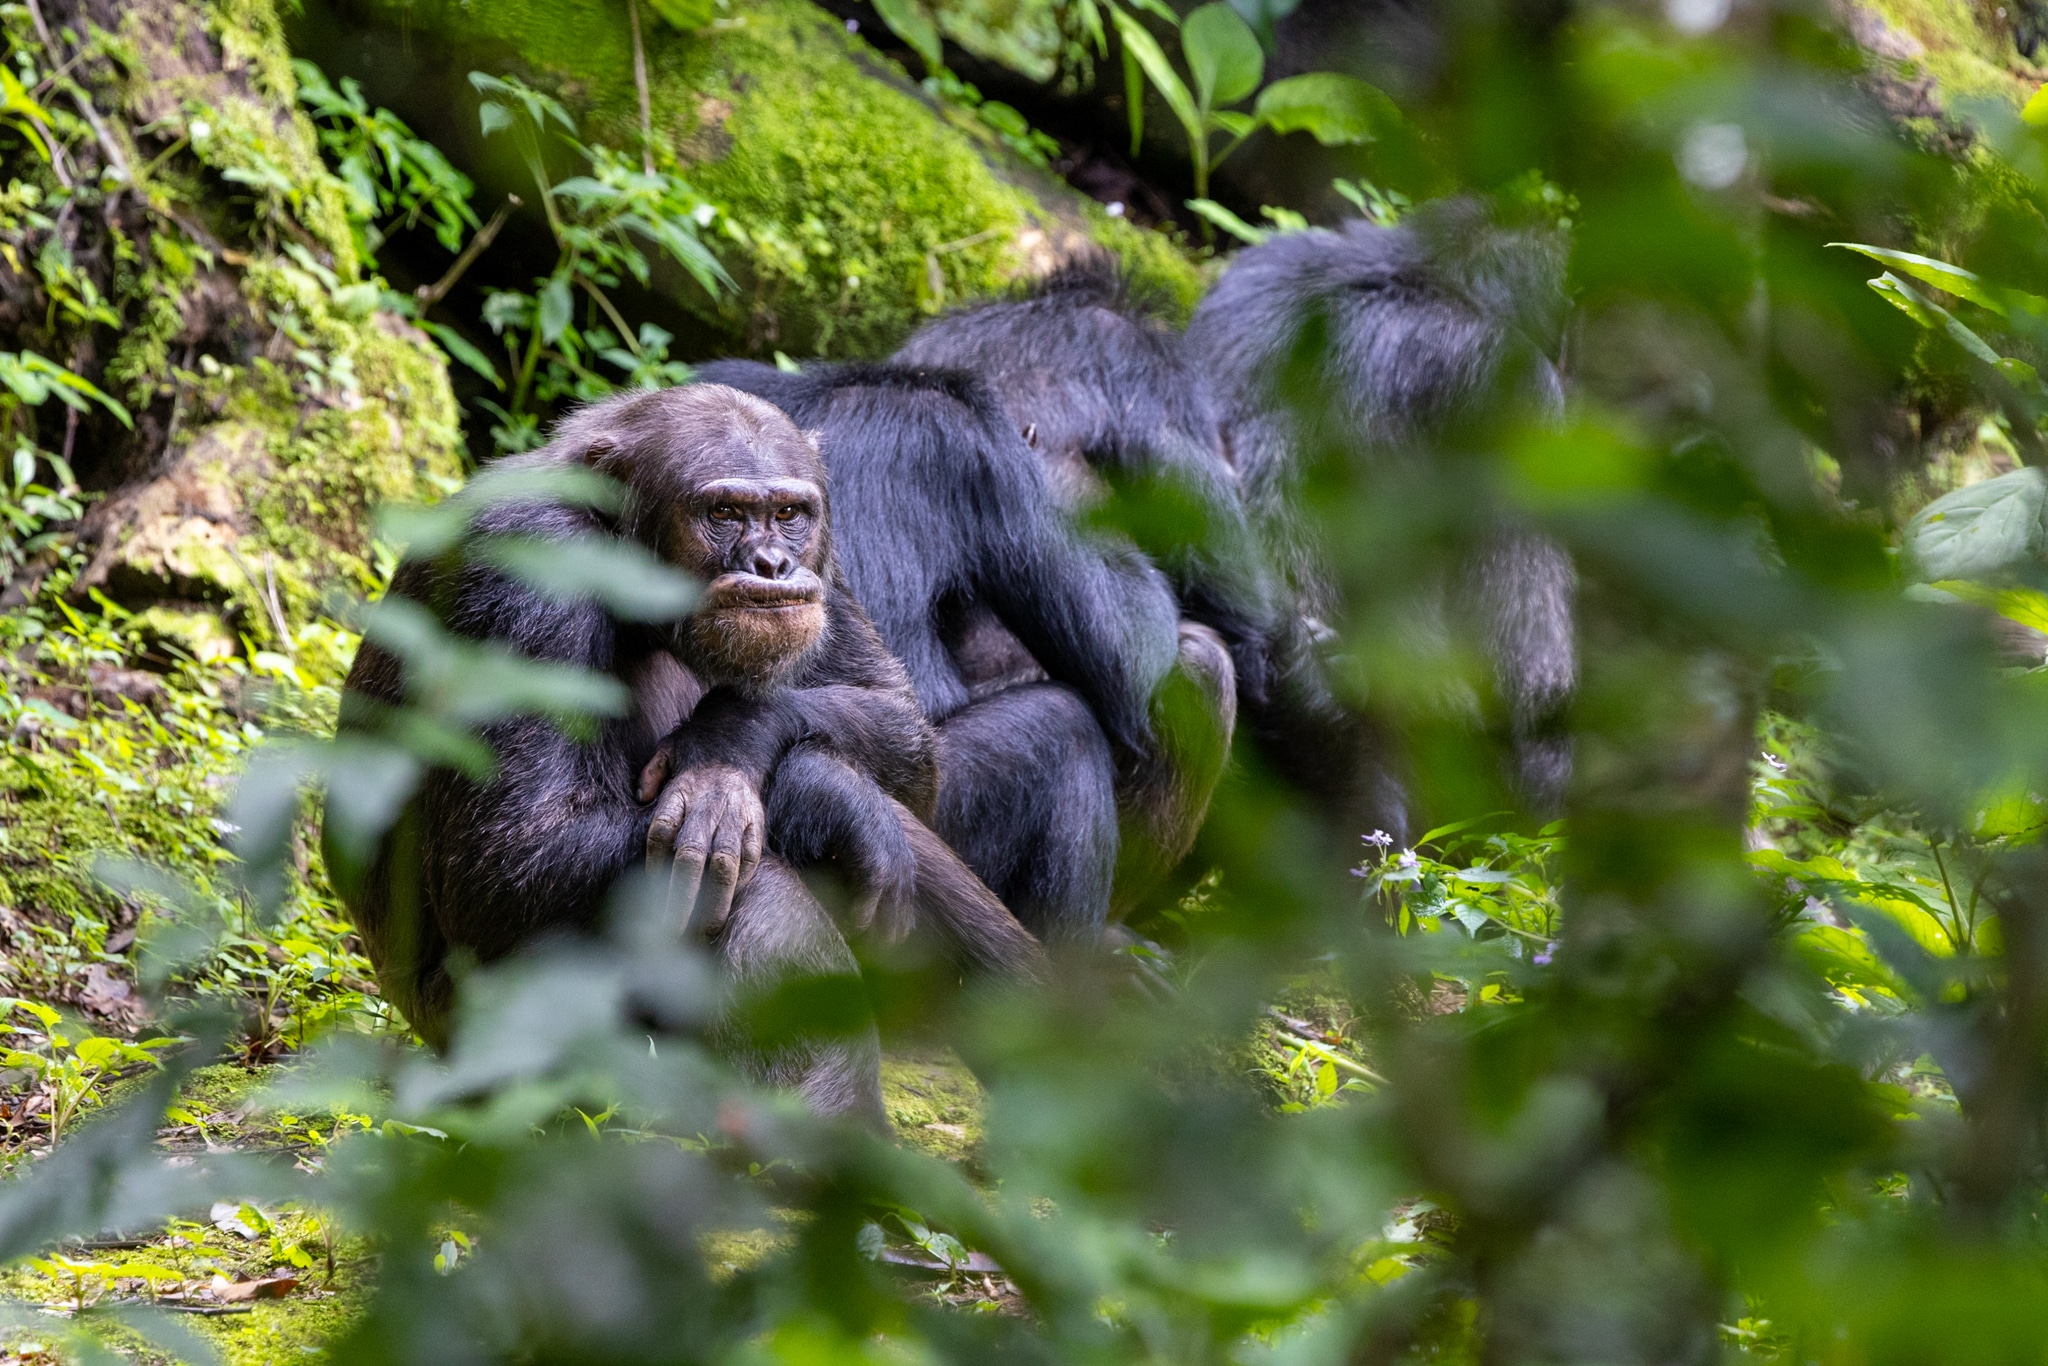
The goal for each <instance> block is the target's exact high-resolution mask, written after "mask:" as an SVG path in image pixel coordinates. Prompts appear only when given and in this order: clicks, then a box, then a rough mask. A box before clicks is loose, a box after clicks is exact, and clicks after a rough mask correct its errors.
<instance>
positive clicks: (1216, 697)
mask: <svg viewBox="0 0 2048 1366" xmlns="http://www.w3.org/2000/svg"><path fill="white" fill-rule="evenodd" d="M1152 724H1153V729H1154V730H1155V731H1156V732H1157V734H1158V736H1159V742H1160V751H1161V756H1162V758H1163V759H1164V761H1165V762H1164V764H1163V765H1162V767H1161V770H1160V772H1159V773H1158V774H1156V775H1155V776H1154V778H1153V780H1152V781H1151V782H1150V783H1148V784H1145V785H1143V786H1139V787H1136V788H1134V789H1133V790H1129V791H1127V792H1125V793H1124V794H1123V795H1124V801H1123V807H1124V810H1125V813H1126V816H1127V819H1126V820H1125V822H1124V827H1123V845H1122V847H1121V848H1120V849H1119V850H1118V851H1117V869H1116V904H1115V911H1116V915H1117V917H1118V918H1119V919H1121V918H1122V917H1123V916H1124V915H1126V914H1127V913H1129V912H1130V910H1131V909H1132V908H1133V907H1135V906H1137V905H1139V904H1140V903H1141V902H1143V901H1144V899H1145V897H1146V895H1147V894H1149V893H1150V892H1151V891H1152V890H1153V888H1154V887H1156V886H1157V885H1158V883H1159V880H1160V879H1161V878H1162V877H1164V876H1165V875H1166V874H1167V873H1169V872H1171V871H1172V870H1173V868H1174V867H1175V866H1176V865H1177V864H1179V863H1180V861H1181V860H1182V859H1184V858H1186V857H1187V854H1188V850H1189V849H1191V848H1193V847H1194V843H1195V836H1196V834H1197V833H1199V832H1200V830H1201V828H1202V821H1203V819H1204V818H1205V817H1207V816H1208V814H1209V799H1210V798H1211V797H1213V796H1214V795H1215V793H1216V784H1217V782H1218V780H1220V779H1221V778H1222V776H1223V766H1224V764H1225V763H1226V762H1227V761H1228V760H1229V758H1230V739H1231V735H1232V733H1233V732H1234V731H1235V730H1236V728H1237V669H1236V666H1235V665H1233V664H1232V663H1231V658H1230V647H1229V646H1227V645H1225V644H1224V643H1223V637H1222V636H1221V635H1219V634H1217V632H1216V631H1214V630H1212V629H1211V628H1209V627H1207V626H1204V625H1202V624H1201V623H1199V622H1193V621H1183V622H1181V623H1180V652H1179V657H1178V658H1177V659H1176V660H1175V663H1174V671H1173V673H1172V674H1170V675H1169V676H1168V678H1167V680H1166V683H1165V685H1164V686H1163V687H1161V688H1160V690H1159V691H1158V693H1157V694H1155V695H1154V697H1153V701H1152Z"/></svg>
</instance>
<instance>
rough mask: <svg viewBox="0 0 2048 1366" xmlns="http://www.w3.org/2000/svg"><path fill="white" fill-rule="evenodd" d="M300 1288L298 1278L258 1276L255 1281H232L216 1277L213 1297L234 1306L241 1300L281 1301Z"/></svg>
mask: <svg viewBox="0 0 2048 1366" xmlns="http://www.w3.org/2000/svg"><path fill="white" fill-rule="evenodd" d="M298 1288H299V1278H298V1277H297V1276H258V1277H257V1278H256V1279H255V1280H253V1281H231V1280H228V1279H227V1278H226V1277H224V1276H222V1277H216V1278H215V1279H214V1282H213V1285H212V1290H213V1297H214V1298H215V1299H217V1300H219V1301H221V1302H222V1303H223V1304H234V1303H237V1302H238V1301H241V1300H281V1299H283V1298H284V1297H285V1296H286V1295H289V1294H291V1293H292V1291H294V1290H297V1289H298Z"/></svg>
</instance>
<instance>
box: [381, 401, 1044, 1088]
mask: <svg viewBox="0 0 2048 1366" xmlns="http://www.w3.org/2000/svg"><path fill="white" fill-rule="evenodd" d="M516 463H519V464H525V465H538V466H547V465H551V464H554V465H564V464H571V463H582V464H587V465H589V466H590V467H592V468H595V469H596V470H598V471H600V472H601V473H604V474H607V475H610V476H611V477H613V478H615V479H617V480H618V481H619V482H621V483H622V484H624V485H625V487H626V489H627V491H628V500H627V503H626V506H625V508H624V511H623V513H622V514H621V515H620V517H619V518H618V519H617V521H616V523H608V522H607V521H606V519H604V518H602V517H600V516H599V515H598V514H597V513H594V512H592V511H590V510H587V509H583V508H576V507H569V506H564V505H562V504H559V503H552V502H516V503H507V504H503V505H500V506H497V507H495V508H493V509H491V510H490V511H488V512H486V513H484V514H482V515H481V516H480V517H479V519H478V521H477V524H476V526H475V528H474V530H475V532H476V533H478V534H479V535H481V536H486V537H513V538H522V539H530V540H539V541H542V542H567V541H570V540H573V539H576V538H579V537H588V536H593V535H603V534H610V533H617V534H621V535H624V536H626V537H628V538H630V539H632V540H635V541H638V542H640V543H641V544H643V545H645V546H647V547H648V548H649V549H651V550H653V551H654V552H655V553H656V554H657V555H658V556H660V557H661V558H662V559H663V560H665V561H667V562H669V563H670V564H673V565H676V566H678V567H680V568H682V569H684V570H686V571H688V572H690V573H692V574H694V575H696V576H698V577H699V578H701V579H703V580H706V581H707V583H706V587H705V590H704V594H703V599H702V601H701V602H700V603H699V604H698V606H697V607H696V608H695V610H693V611H692V612H691V613H690V615H689V616H688V617H686V618H684V619H683V620H681V621H679V622H674V623H665V624H659V625H653V626H648V625H635V624H632V623H627V622H622V621H619V620H616V619H615V618H613V617H612V616H610V615H609V614H607V613H606V612H605V611H604V610H603V608H602V607H600V606H599V605H598V603H596V602H595V601H593V600H591V599H588V598H568V599H564V598H562V597H559V596H550V595H546V594H543V593H540V592H538V591H536V590H535V589H534V588H532V587H529V586H527V585H526V584H523V583H521V582H519V581H518V580H515V579H513V578H511V577H509V576H507V575H506V574H504V573H501V572H499V571H498V570H496V569H493V568H491V567H489V566H488V565H487V564H485V563H481V562H479V560H477V559H471V560H469V561H468V562H466V563H464V564H462V565H461V566H460V567H456V568H452V569H451V568H448V567H445V566H442V565H439V564H434V563H428V562H414V563H412V564H409V565H407V566H406V568H405V569H404V570H402V571H401V573H400V574H399V576H398V579H397V580H396V581H395V582H394V584H393V589H392V591H393V592H394V593H395V594H397V595H400V596H403V597H408V598H412V599H414V600H417V601H420V602H423V603H430V604H432V605H434V606H435V607H436V608H438V609H439V610H440V611H441V612H442V614H443V616H444V619H445V620H446V622H447V625H448V626H449V628H450V629H452V630H453V631H455V632H457V633H458V634H461V635H465V636H469V637H472V638H476V639H485V640H493V641H499V642H502V643H504V644H506V645H508V646H510V647H511V648H512V649H514V650H515V651H517V652H518V653H520V654H522V655H525V656H527V657H528V658H531V659H536V660H547V661H555V662H560V663H565V664H571V665H575V666H578V667H581V668H584V669H588V670H592V671H597V672H602V673H607V674H610V675H612V676H613V677H615V678H617V679H619V680H620V681H621V682H623V683H625V684H626V685H627V686H628V687H629V688H630V689H631V691H632V696H633V709H632V714H631V715H630V716H628V717H626V718H624V719H623V720H620V721H615V722H612V723H610V724H607V725H606V726H605V727H604V728H603V729H602V731H601V733H600V734H599V735H598V736H597V738H596V739H595V740H594V741H593V742H591V743H578V742H577V741H575V740H573V739H571V738H570V737H569V736H568V735H566V734H565V733H564V732H563V730H562V729H561V728H560V727H559V726H557V725H555V724H554V723H552V722H550V721H548V720H545V719H542V718H538V717H520V718H515V719H512V720H508V721H504V722H500V723H498V724H496V725H493V726H490V727H488V728H487V729H486V731H485V735H484V738H485V739H486V740H487V741H488V742H489V743H490V744H491V746H492V747H493V749H494V750H495V751H496V753H497V757H498V772H497V775H496V776H495V777H494V778H493V779H492V780H491V781H489V782H486V783H477V782H473V781H471V780H469V779H467V778H465V777H463V776H461V775H460V774H457V773H455V772H453V771H448V770H441V771H436V772H434V773H433V774H431V775H430V776H429V777H428V779H427V780H426V783H425V785H424V788H423V790H422V792H421V794H420V795H419V797H418V798H417V799H416V803H415V810H414V812H413V815H412V817H411V818H410V821H409V828H410V831H411V834H410V836H409V839H410V840H411V842H412V843H413V844H414V845H415V846H416V849H417V861H418V864H419V868H418V874H419V876H418V880H417V884H416V896H415V895H409V894H408V893H409V892H410V890H411V889H412V887H413V884H412V883H411V882H410V881H409V870H408V869H406V868H403V867H401V866H400V856H399V854H398V851H397V849H396V848H395V844H396V843H397V841H395V840H387V841H386V844H385V847H384V848H383V849H382V850H380V851H379V854H378V856H377V859H376V861H375V863H374V864H373V865H372V866H371V868H370V869H369V870H368V873H367V876H365V877H362V878H360V879H353V880H349V881H346V882H345V883H344V886H343V890H344V893H345V895H346V896H347V898H348V901H349V905H350V908H351V910H352V911H353V912H354V914H355V917H356V923H357V925H358V926H359V927H360V928H361V930H362V932H363V935H364V938H365V941H366V943H367V945H368V947H369V950H370V956H371V958H372V960H373V962H375V964H376V966H377V970H378V976H379V980H380V981H381V982H382V983H383V985H384V989H385V992H386V994H387V996H388V997H389V998H390V999H391V1000H392V1001H393V1002H394V1003H395V1004H396V1005H398V1007H399V1008H400V1009H401V1010H403V1011H404V1012H405V1014H406V1016H407V1018H408V1019H409V1020H410V1021H411V1022H412V1023H413V1025H414V1026H415V1028H417V1029H419V1030H420V1032H421V1033H422V1034H424V1035H426V1036H427V1037H428V1038H430V1039H437V1038H439V1037H442V1036H444V1035H445V1031H446V1028H447V1015H448V1009H449V1005H450V996H451V992H452V984H451V981H450V977H449V956H450V954H451V952H452V951H456V950H463V951H467V952H468V953H470V954H472V955H474V956H475V957H476V958H477V959H480V960H483V961H486V962H488V961H490V960H492V959H495V958H499V957H503V956H505V955H506V954H509V953H511V952H513V951H514V950H516V949H518V948H520V947H522V946H524V945H526V944H528V943H531V942H533V941H534V940H536V939H539V938H541V937H543V936H546V935H548V934H550V933H560V932H564V931H567V932H581V931H588V930H590V929H592V928H594V926H595V925H596V922H597V919H598V916H599V914H600V910H601V908H602V905H603V902H604V900H605V897H606V895H607V892H608V891H609V889H610V887H611V885H612V883H613V882H614V881H616V880H617V878H618V877H619V875H620V874H621V873H623V872H624V871H625V870H626V869H627V868H628V867H630V866H632V865H633V864H635V863H636V862H638V861H639V860H640V859H641V858H642V857H643V855H645V856H647V857H649V858H650V860H651V861H655V862H658V863H662V864H668V863H669V859H670V854H671V851H672V853H673V862H672V867H673V869H674V870H675V871H674V877H675V879H676V883H677V895H675V896H674V898H673V899H672V904H674V905H676V906H677V908H678V909H677V916H678V919H679V920H682V919H684V918H687V919H688V925H689V927H690V928H694V929H698V930H701V931H702V932H704V933H707V934H710V935H712V936H714V942H715V944H716V946H717V952H718V954H719V955H720V957H721V958H723V959H724V961H725V962H726V963H727V964H728V965H729V966H730V967H731V968H732V969H733V970H734V972H735V973H736V975H737V976H739V977H740V978H741V979H742V980H743V981H746V980H753V981H763V980H772V979H774V978H776V977H779V976H783V975H787V974H788V973H790V972H797V973H804V974H815V973H827V974H836V973H851V972H853V971H855V966H854V962H853V959H852V956H851V954H850V952H849V951H848V949H847V946H846V944H845V942H844V940H843V939H842V938H841V935H840V932H839V931H838V929H837V928H836V927H835V926H834V924H833V923H832V920H831V919H830V917H829V916H828V915H827V914H826V912H825V911H824V909H823V908H822V907H821V906H820V905H819V904H818V902H817V901H816V900H815V899H813V897H812V896H811V894H810V892H809V891H808V890H807V889H806V887H805V885H804V883H803V882H802V881H801V880H800V879H799V878H798V877H797V876H796V872H797V870H799V869H802V868H805V867H809V866H814V865H821V864H827V863H836V864H837V865H838V866H839V868H840V870H841V871H842V872H843V873H844V874H845V876H846V878H847V880H848V881H850V882H852V883H853V884H855V890H856V893H857V895H856V899H855V903H856V906H857V907H859V908H862V909H861V910H857V911H856V916H857V917H859V916H860V915H862V914H864V913H872V911H873V909H874V908H876V907H877V906H879V908H880V909H881V911H882V912H883V914H884V916H885V918H887V919H888V920H890V921H891V922H893V923H895V924H899V925H900V924H902V923H904V922H906V921H909V920H911V919H915V920H917V921H919V922H922V923H923V924H925V925H927V926H929V927H930V928H932V929H933V930H935V931H937V932H938V934H939V936H940V937H941V938H942V939H943V940H944V941H946V942H947V943H948V945H949V946H950V947H951V948H952V949H953V951H954V952H955V953H956V954H957V956H959V957H960V958H962V959H964V960H966V961H968V962H970V963H972V964H976V965H979V966H982V967H985V968H990V969H993V970H995V971H998V972H1004V973H1010V974H1018V975H1031V974H1034V973H1036V972H1037V971H1039V968H1040V964H1041V961H1042V955H1041V951H1040V950H1039V948H1038V946H1037V944H1036V942H1035V941H1033V940H1032V939H1031V937H1030V936H1029V935H1028V934H1026V933H1025V932H1024V931H1023V930H1022V929H1021V928H1020V927H1019V926H1018V925H1017V924H1016V922H1015V921H1014V920H1012V919H1011V918H1010V916H1009V914H1008V912H1007V911H1005V910H1004V908H1003V907H1002V905H1001V904H1000V903H999V902H997V901H996V900H995V898H994V897H993V895H992V894H991V893H990V892H989V891H988V890H987V888H985V887H984V886H982V885H981V884H980V883H979V882H978V881H977V880H976V879H975V878H974V876H973V874H972V873H971V872H969V871H968V870H967V868H966V867H965V866H964V865H962V864H961V862H960V860H959V859H958V858H957V856H955V855H954V854H953V853H952V851H951V850H950V849H948V848H947V847H946V846H945V845H944V844H943V843H941V842H940V841H939V840H938V839H937V838H936V837H935V836H933V835H932V833H931V831H930V830H929V829H928V828H926V825H925V824H924V821H925V820H926V819H928V818H929V815H930V811H931V806H932V802H933V799H934V788H935V776H936V775H935V764H934V753H935V750H934V743H933V738H932V733H931V730H930V727H929V726H928V724H927V723H926V722H925V720H924V717H923V715H922V713H921V712H920V711H919V709H918V706H917V701H916V698H915V696H914V695H913V694H912V692H911V689H910V686H909V682H908V680H907V679H906V677H905V675H904V672H903V669H902V666H901V665H900V664H898V663H897V661H896V660H895V659H894V658H893V657H891V656H890V655H889V653H888V651H887V650H886V649H884V648H883V646H882V643H881V641H880V639H879V638H878V637H877V635H876V634H875V630H874V628H873V626H871V625H870V624H869V622H868V619H867V617H866V615H865V614H864V613H863V612H862V611H861V609H860V607H859V605H858V604H857V603H856V602H855V601H854V600H853V599H852V597H851V596H850V594H849V593H848V592H847V589H846V585H845V582H844V580H843V579H842V578H841V576H840V573H839V568H838V564H837V561H836V559H835V558H834V555H833V550H832V541H831V535H830V527H829V522H828V519H827V510H826V495H825V481H824V471H823V469H822V467H821V466H820V464H819V461H818V456H817V451H816V449H815V447H814V446H813V445H812V444H811V442H810V440H809V439H808V438H807V437H805V436H804V435H803V434H802V433H801V432H799V431H798V430H797V428H796V427H795V426H794V425H793V424H792V423H791V422H790V421H789V419H788V418H787V417H785V416H784V415H783V414H782V413H780V412H778V411H777V410H776V409H774V408H773V407H771V406H770V405H768V404H766V403H763V402H761V401H759V400H757V399H754V398H751V397H748V396H746V395H743V394H739V393H736V392H734V391H733V390H730V389H725V388H721V387H718V386H699V387H695V388H690V389H677V390H669V391H665V392H661V393H653V394H635V395H632V396H630V397H625V398H621V399H617V400H614V401H612V402H609V403H605V404H601V405H598V406H596V407H594V408H589V409H585V410H584V411H582V412H580V413H578V414H576V415H575V416H573V417H571V418H570V419H568V420H567V421H565V422H564V423H563V424H562V426H561V427H560V428H559V429H558V431H557V433H556V436H555V440H554V441H553V442H552V443H551V444H550V445H549V446H548V447H547V448H545V449H544V450H541V451H538V452H535V453H534V454H532V455H530V456H523V457H519V458H518V459H517V462H516ZM405 682H406V680H405V679H404V675H403V669H402V667H401V665H400V663H399V661H398V660H397V658H395V657H394V656H393V655H391V654H390V653H387V652H386V651H384V650H382V649H380V648H378V647H377V646H376V645H375V644H374V643H372V644H366V645H365V646H364V648H363V650H362V653H361V654H360V655H359V656H358V658H357V660H356V664H355V667H354V669H353V671H352V672H351V673H350V676H349V681H348V694H347V697H346V699H345V703H344V713H343V725H344V726H363V727H369V726H375V725H377V724H378V723H379V721H380V718H381V716H382V715H383V714H385V713H386V712H388V709H389V708H390V707H392V706H395V705H397V704H399V703H400V702H402V701H403V699H404V695H405ZM700 880H703V891H702V895H701V896H700V895H699V884H700ZM415 905H416V913H413V910H412V908H413V907H414V906H415ZM675 928H676V931H677V933H679V934H681V933H683V932H685V928H686V927H685V925H684V924H681V923H679V924H678V925H677V926H676V927H675ZM743 1061H747V1062H749V1063H750V1064H752V1065H753V1066H754V1067H755V1068H756V1070H757V1071H759V1072H761V1073H762V1074H763V1075H765V1076H767V1077H768V1078H770V1079H773V1080H777V1081H781V1082H786V1083H789V1084H793V1085H795V1086H796V1087H798V1089H799V1090H801V1091H802V1092H803V1093H804V1094H805V1095H806V1096H807V1097H808V1098H809V1099H810V1100H811V1101H812V1103H813V1104H814V1105H816V1106H817V1107H818V1108H820V1109H821V1110H825V1111H828V1112H840V1113H854V1114H860V1115H863V1116H865V1117H867V1118H870V1119H876V1120H878V1119H879V1118H880V1115H881V1110H880V1083H879V1071H878V1069H879V1055H878V1053H877V1050H876V1046H875V1042H874V1039H873V1037H872V1035H871V1034H870V1036H868V1037H866V1038H861V1039H855V1040H854V1041H852V1042H850V1043H839V1044H831V1045H819V1046H806V1047H799V1048H795V1049H787V1050H782V1051H779V1052H777V1053H775V1054H772V1055H770V1056H768V1057H766V1058H753V1057H748V1058H743Z"/></svg>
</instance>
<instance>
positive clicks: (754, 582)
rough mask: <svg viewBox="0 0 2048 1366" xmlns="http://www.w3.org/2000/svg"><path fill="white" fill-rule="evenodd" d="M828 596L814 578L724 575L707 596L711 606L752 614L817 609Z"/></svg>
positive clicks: (713, 585) (822, 586) (714, 580)
mask: <svg viewBox="0 0 2048 1366" xmlns="http://www.w3.org/2000/svg"><path fill="white" fill-rule="evenodd" d="M806 580H808V581H806ZM824 596H825V595H824V585H823V584H821V583H819V582H818V580H817V578H816V577H815V576H812V575H805V576H804V577H803V578H802V579H797V580H788V581H786V580H782V579H764V578H761V577H760V576H758V575H755V574H720V575H719V576H718V577H717V578H715V579H713V580H712V581H711V584H710V587H709V588H708V589H707V590H706V591H705V594H704V597H705V604H706V605H707V606H710V607H716V608H719V609H721V610H725V611H750V612H785V611H789V610H792V609H795V608H803V607H816V606H817V605H818V604H819V603H820V602H822V601H823V600H824Z"/></svg>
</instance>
